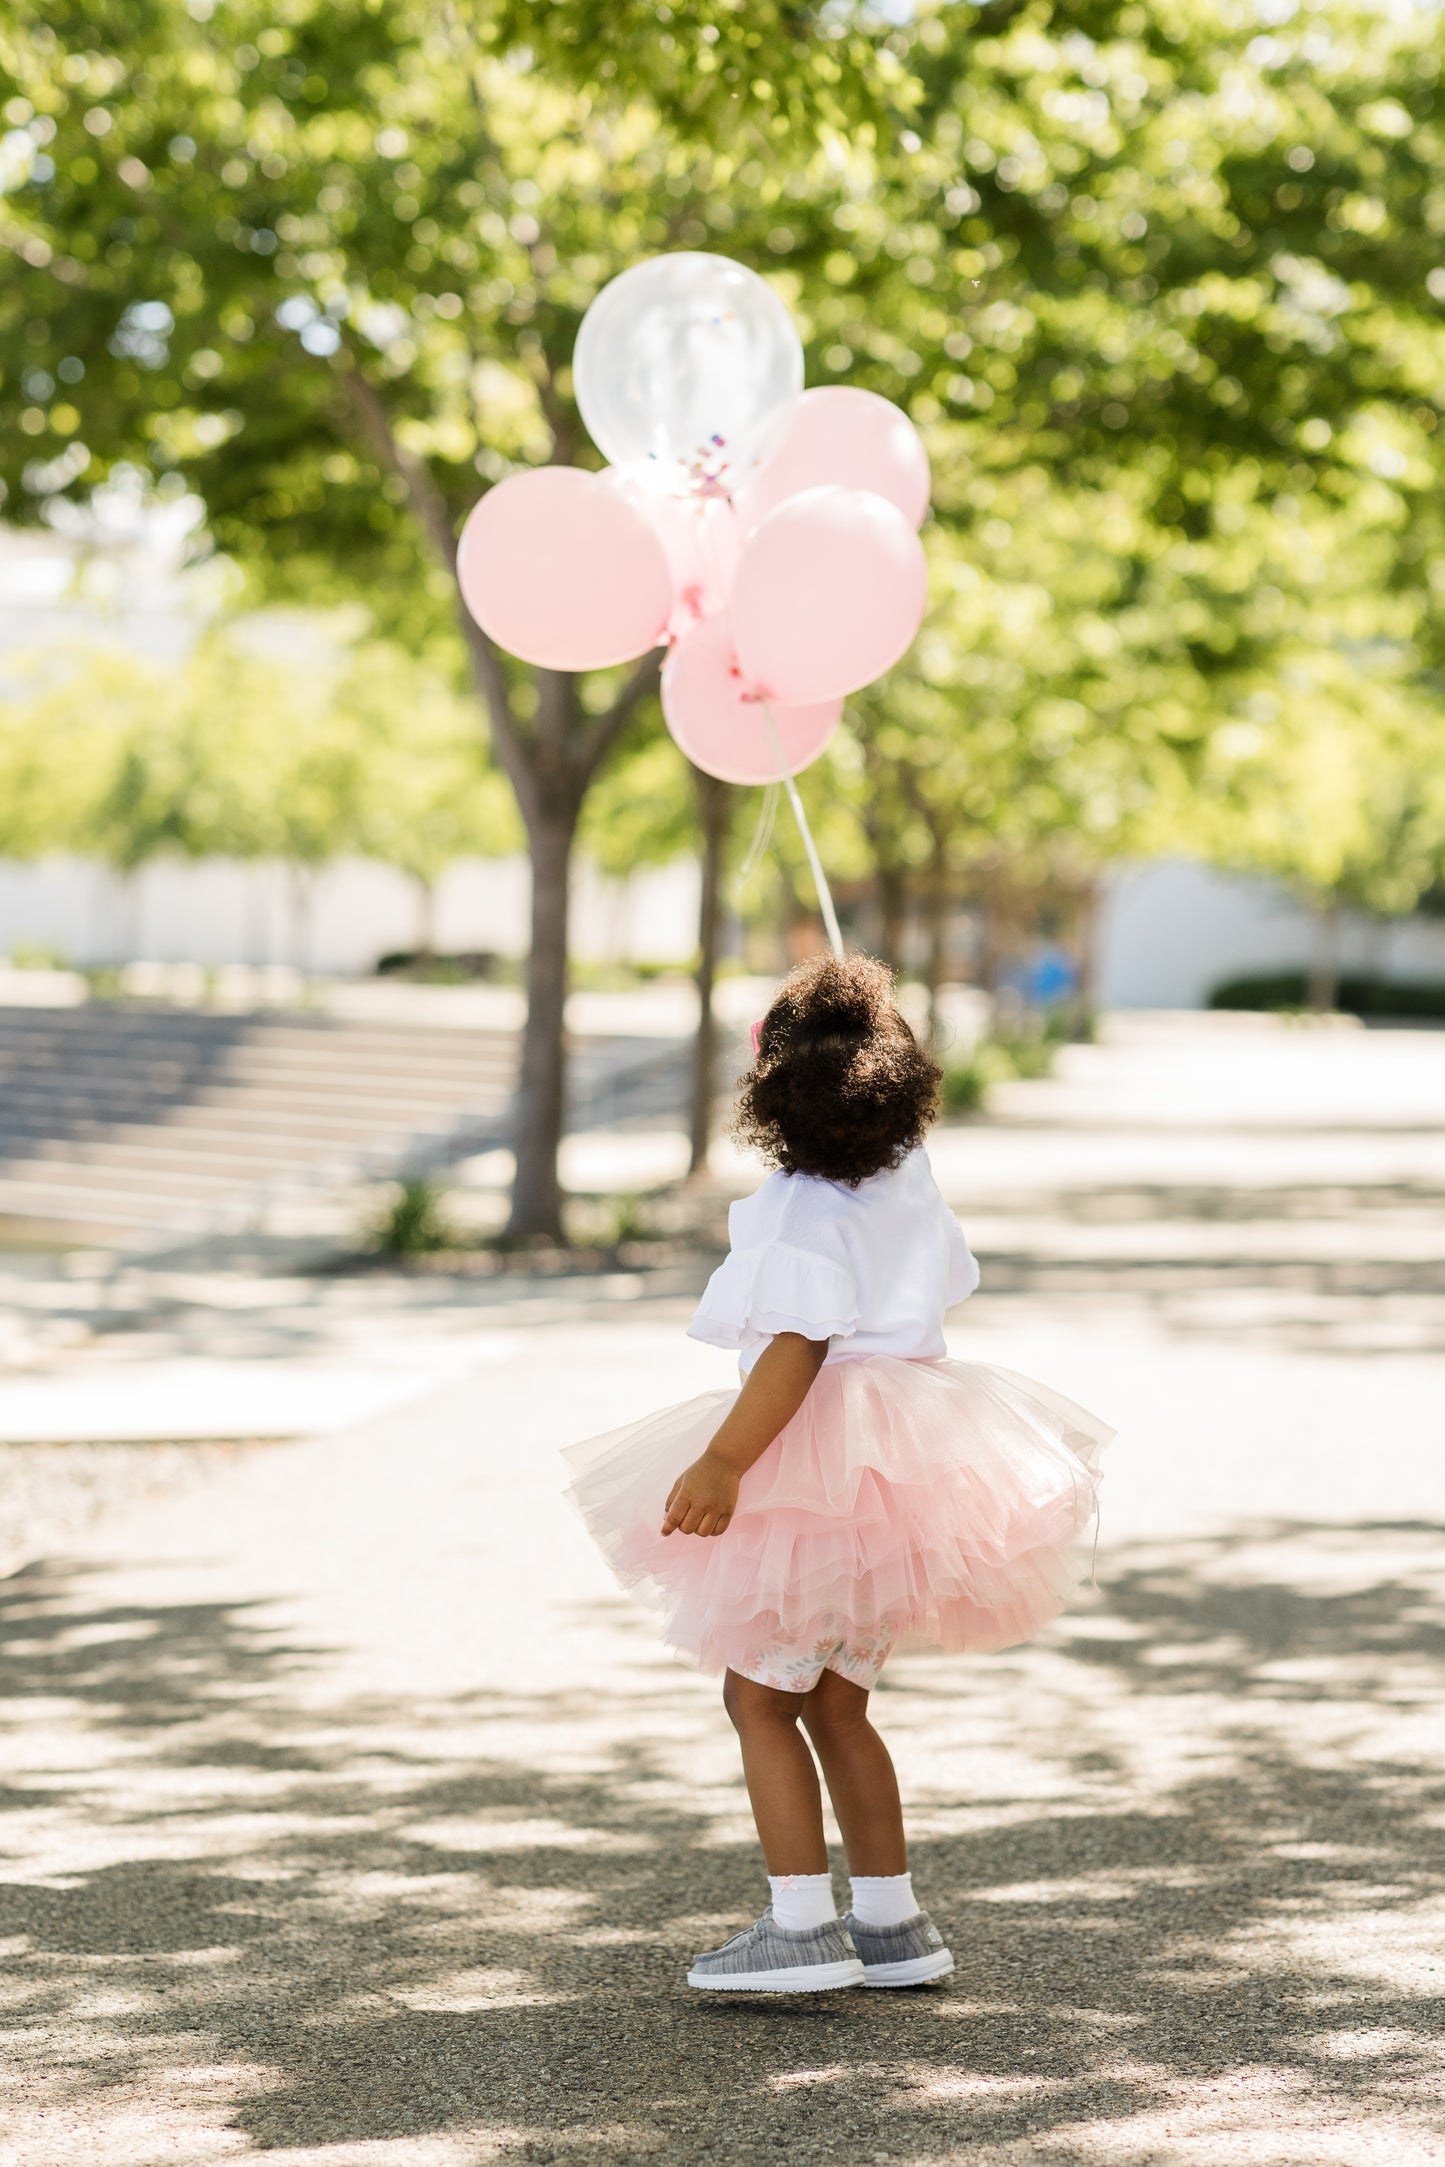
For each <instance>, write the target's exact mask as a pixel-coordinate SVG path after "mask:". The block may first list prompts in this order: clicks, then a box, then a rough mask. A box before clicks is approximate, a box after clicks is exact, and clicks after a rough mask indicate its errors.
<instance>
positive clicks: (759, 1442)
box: [662, 1332, 828, 1535]
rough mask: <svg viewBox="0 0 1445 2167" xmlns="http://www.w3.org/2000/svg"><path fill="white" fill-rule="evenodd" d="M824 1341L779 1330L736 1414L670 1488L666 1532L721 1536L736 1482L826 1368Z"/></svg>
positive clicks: (735, 1493)
mask: <svg viewBox="0 0 1445 2167" xmlns="http://www.w3.org/2000/svg"><path fill="white" fill-rule="evenodd" d="M827 1353H828V1342H827V1340H826V1339H804V1337H803V1335H802V1333H801V1332H779V1333H778V1334H777V1336H776V1338H774V1339H772V1340H770V1341H769V1343H768V1345H767V1346H766V1347H764V1349H763V1351H762V1353H761V1354H760V1355H759V1356H758V1359H757V1361H756V1362H755V1363H754V1364H753V1366H752V1368H751V1369H750V1370H749V1372H748V1374H747V1376H746V1377H745V1378H744V1380H743V1388H742V1390H741V1392H739V1394H738V1396H737V1401H736V1404H735V1405H734V1407H733V1410H732V1413H731V1414H730V1415H729V1416H728V1418H727V1420H726V1422H724V1424H723V1425H722V1428H721V1429H720V1430H719V1431H718V1433H717V1435H716V1436H715V1437H714V1438H713V1441H712V1443H711V1444H710V1445H709V1446H708V1448H707V1450H706V1452H705V1453H704V1454H703V1455H702V1458H701V1459H698V1460H694V1461H693V1463H692V1465H691V1467H689V1468H685V1469H684V1470H683V1472H682V1474H680V1475H679V1476H678V1478H677V1480H676V1482H675V1483H674V1484H673V1486H672V1488H671V1490H670V1491H669V1492H668V1497H667V1509H666V1512H665V1514H664V1516H663V1522H662V1532H663V1534H664V1535H671V1534H674V1533H677V1532H680V1533H682V1534H684V1535H721V1534H722V1532H723V1530H724V1529H725V1528H726V1526H727V1524H728V1522H729V1520H731V1518H732V1516H733V1508H734V1506H735V1505H736V1504H737V1501H738V1484H739V1482H740V1481H741V1480H742V1478H743V1476H744V1475H745V1474H746V1473H747V1471H748V1469H749V1468H750V1467H751V1466H752V1464H753V1462H754V1460H760V1459H761V1458H762V1456H763V1454H764V1453H765V1452H766V1451H767V1449H768V1447H769V1445H770V1444H771V1443H772V1441H773V1439H774V1438H775V1437H776V1436H777V1434H778V1432H779V1430H781V1429H785V1428H786V1426H787V1425H788V1423H790V1422H791V1421H792V1419H793V1417H794V1415H795V1414H796V1413H797V1412H798V1409H799V1408H800V1407H801V1406H802V1404H803V1402H804V1400H805V1399H806V1398H807V1397H808V1393H809V1391H810V1389H811V1387H812V1383H813V1379H814V1378H815V1377H816V1376H817V1374H818V1372H819V1370H820V1369H821V1368H822V1367H823V1363H824V1360H825V1358H826V1356H827Z"/></svg>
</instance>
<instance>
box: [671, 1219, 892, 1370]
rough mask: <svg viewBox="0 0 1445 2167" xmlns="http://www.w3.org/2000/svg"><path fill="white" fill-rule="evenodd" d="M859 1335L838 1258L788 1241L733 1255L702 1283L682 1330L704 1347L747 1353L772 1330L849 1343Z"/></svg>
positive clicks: (849, 1277) (847, 1277) (850, 1282)
mask: <svg viewBox="0 0 1445 2167" xmlns="http://www.w3.org/2000/svg"><path fill="white" fill-rule="evenodd" d="M857 1329H858V1283H857V1281H856V1279H855V1278H854V1276H853V1274H852V1272H851V1271H850V1270H849V1269H848V1266H847V1263H846V1261H845V1260H844V1259H843V1258H842V1257H841V1256H837V1257H828V1256H824V1255H822V1254H821V1252H820V1251H818V1250H815V1249H802V1248H798V1247H796V1246H795V1245H794V1244H793V1243H791V1242H785V1241H766V1242H759V1243H756V1244H753V1245H751V1246H746V1247H743V1248H740V1249H734V1250H733V1252H732V1253H731V1255H730V1256H728V1257H727V1258H726V1259H725V1261H724V1262H723V1263H722V1264H720V1265H719V1266H718V1268H717V1270H716V1271H715V1272H714V1273H713V1275H712V1277H711V1279H710V1280H709V1281H708V1283H707V1287H706V1289H705V1291H704V1293H703V1297H702V1300H701V1301H700V1302H699V1304H698V1306H697V1312H696V1314H695V1316H694V1317H693V1320H692V1322H691V1324H690V1325H689V1326H688V1333H689V1335H690V1337H691V1338H693V1339H701V1340H704V1341H706V1343H707V1344H708V1345H709V1346H710V1347H740V1348H742V1347H750V1346H753V1345H755V1344H756V1343H757V1341H758V1340H760V1339H767V1338H770V1337H771V1336H772V1335H773V1334H774V1333H775V1332H801V1333H802V1334H803V1336H804V1338H805V1339H848V1338H850V1337H851V1336H852V1334H853V1333H854V1332H856V1330H857Z"/></svg>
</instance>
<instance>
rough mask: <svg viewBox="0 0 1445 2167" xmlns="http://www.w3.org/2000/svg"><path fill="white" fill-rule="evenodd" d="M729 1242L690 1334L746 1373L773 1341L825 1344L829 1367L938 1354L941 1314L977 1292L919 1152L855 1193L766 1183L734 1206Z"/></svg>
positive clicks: (795, 1180)
mask: <svg viewBox="0 0 1445 2167" xmlns="http://www.w3.org/2000/svg"><path fill="white" fill-rule="evenodd" d="M728 1237H729V1240H730V1241H731V1243H732V1248H731V1251H730V1253H729V1255H728V1256H727V1258H726V1259H725V1261H724V1262H723V1263H722V1264H720V1265H719V1266H718V1268H717V1270H716V1271H715V1272H714V1273H713V1275H712V1277H711V1279H710V1280H709V1281H708V1283H707V1289H706V1291H705V1293H704V1294H703V1298H702V1300H701V1301H700V1302H699V1303H698V1306H697V1312H696V1314H695V1316H694V1317H693V1320H692V1323H691V1324H690V1325H689V1326H688V1331H689V1333H690V1334H691V1336H692V1337H693V1338H694V1339H701V1340H706V1342H707V1343H708V1345H709V1346H712V1347H736V1348H738V1349H739V1350H740V1353H741V1357H742V1364H741V1366H742V1368H743V1371H744V1372H745V1373H746V1372H747V1371H748V1370H749V1369H751V1368H752V1365H753V1363H754V1362H755V1361H756V1360H757V1358H758V1356H759V1355H760V1354H761V1353H762V1351H763V1349H764V1347H766V1346H767V1344H768V1342H769V1340H770V1339H771V1338H772V1337H773V1335H774V1333H776V1332H801V1333H802V1334H803V1335H804V1337H805V1338H807V1339H826V1340H827V1341H828V1342H829V1346H828V1353H827V1357H826V1359H827V1360H828V1361H829V1362H848V1361H856V1360H858V1359H860V1358H861V1357H862V1356H864V1355H870V1354H891V1355H896V1356H900V1357H902V1358H904V1359H911V1360H920V1359H927V1358H931V1357H936V1356H938V1355H942V1354H944V1353H946V1352H947V1349H946V1348H945V1346H944V1340H943V1313H944V1311H945V1310H946V1309H949V1308H951V1307H952V1305H953V1304H954V1303H955V1302H962V1301H964V1300H966V1299H967V1297H968V1296H969V1295H970V1294H972V1293H973V1291H974V1288H975V1287H976V1286H977V1285H978V1277H979V1273H978V1263H977V1261H976V1259H975V1258H974V1256H973V1253H972V1251H971V1250H970V1248H969V1246H968V1243H967V1242H966V1241H965V1240H964V1237H963V1229H962V1228H961V1227H960V1226H959V1223H958V1221H957V1220H956V1219H955V1218H954V1216H953V1213H952V1212H951V1211H950V1210H949V1208H948V1206H947V1205H946V1204H945V1203H944V1201H943V1198H942V1197H941V1196H940V1194H939V1192H938V1185H937V1183H936V1182H935V1181H934V1178H933V1169H932V1168H931V1167H930V1165H929V1163H928V1154H927V1153H926V1152H925V1151H924V1150H923V1149H922V1148H921V1147H920V1148H919V1149H918V1150H917V1151H913V1152H910V1153H909V1155H908V1157H907V1158H906V1159H905V1160H904V1162H903V1164H902V1165H901V1166H899V1167H896V1168H894V1169H892V1170H891V1171H888V1172H885V1173H882V1174H874V1175H872V1176H871V1177H870V1178H869V1179H868V1180H867V1181H860V1182H859V1184H858V1186H857V1188H856V1189H850V1188H848V1187H846V1185H845V1184H844V1183H842V1182H839V1181H820V1180H819V1179H818V1178H817V1177H816V1176H815V1175H812V1174H781V1173H778V1174H770V1175H769V1176H768V1178H767V1180H766V1181H765V1182H764V1183H763V1185H762V1187H761V1189H759V1190H758V1191H757V1193H756V1194H755V1195H753V1196H748V1197H744V1198H742V1199H741V1200H740V1201H739V1202H738V1203H736V1204H734V1205H733V1207H732V1209H731V1211H730V1212H729V1213H728Z"/></svg>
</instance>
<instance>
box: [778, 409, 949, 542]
mask: <svg viewBox="0 0 1445 2167" xmlns="http://www.w3.org/2000/svg"><path fill="white" fill-rule="evenodd" d="M825 482H837V483H838V484H839V485H840V487H842V488H844V489H871V490H872V491H873V494H874V495H875V496H878V497H887V499H888V501H889V503H890V504H896V505H897V506H898V509H899V511H900V512H902V514H903V516H904V518H905V519H906V520H907V521H908V522H909V524H910V526H913V527H921V526H922V524H923V521H924V518H925V517H926V515H927V512H928V487H929V472H928V454H927V452H926V451H925V450H924V448H923V439H922V437H921V436H920V435H919V434H918V431H917V430H916V429H915V428H914V426H913V424H912V422H911V421H910V420H909V419H908V416H907V415H906V414H905V413H904V411H903V409H902V407H900V406H895V405H894V404H893V401H892V400H891V399H880V398H879V396H878V394H877V393H876V392H874V391H858V390H856V389H855V388H854V387H853V386H852V385H851V384H825V385H823V386H822V387H821V388H820V389H819V390H817V391H805V392H804V393H803V396H802V398H801V399H799V401H798V403H797V405H796V406H795V407H794V409H793V418H792V421H791V422H790V423H789V425H788V433H787V435H786V437H785V438H784V439H783V443H782V448H781V449H780V450H779V451H777V452H775V453H774V454H773V457H772V458H771V459H770V460H769V461H768V463H767V465H766V466H765V467H764V468H763V471H762V473H761V474H759V476H758V477H757V480H756V481H754V482H751V483H750V484H749V486H748V487H747V488H746V489H745V490H743V492H742V494H741V495H740V496H739V498H738V500H737V505H738V516H739V518H740V519H741V521H742V528H743V532H744V534H748V533H750V532H751V531H752V529H753V528H754V527H755V526H756V525H757V523H758V521H759V520H760V519H763V518H765V517H766V516H767V514H768V513H769V512H770V511H772V509H773V508H774V506H775V505H778V504H781V503H782V502H783V501H784V499H785V498H787V497H794V496H796V495H797V494H798V492H799V491H800V490H802V489H817V488H821V487H822V485H823V484H824V483H825Z"/></svg>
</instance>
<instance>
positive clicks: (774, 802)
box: [737, 783, 778, 895]
mask: <svg viewBox="0 0 1445 2167" xmlns="http://www.w3.org/2000/svg"><path fill="white" fill-rule="evenodd" d="M777 817H778V786H777V784H776V783H769V784H768V785H767V787H766V789H765V790H764V791H763V802H762V804H761V805H760V806H759V807H758V824H757V826H756V827H755V828H754V830H753V839H752V841H751V842H750V843H749V844H748V850H747V856H746V857H745V858H744V859H743V862H742V864H741V865H740V866H739V867H738V879H737V892H738V894H739V895H741V894H742V893H743V892H744V890H745V889H746V887H747V885H748V882H749V881H750V880H751V879H752V877H753V875H754V873H756V871H757V869H758V867H759V866H760V865H761V864H762V862H763V854H764V852H765V851H766V850H767V847H768V845H769V843H770V842H771V841H772V839H773V824H774V822H775V821H776V819H777Z"/></svg>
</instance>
